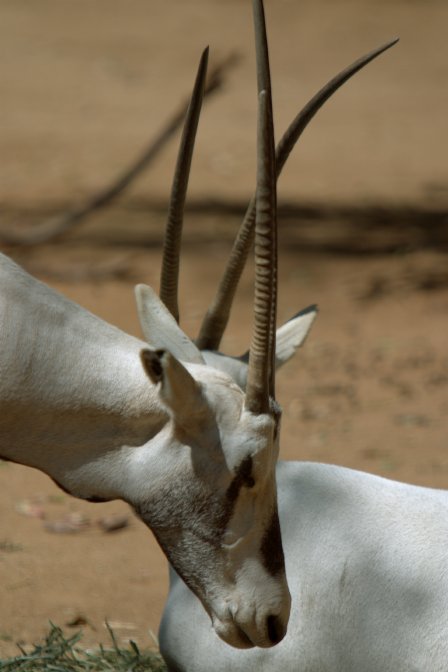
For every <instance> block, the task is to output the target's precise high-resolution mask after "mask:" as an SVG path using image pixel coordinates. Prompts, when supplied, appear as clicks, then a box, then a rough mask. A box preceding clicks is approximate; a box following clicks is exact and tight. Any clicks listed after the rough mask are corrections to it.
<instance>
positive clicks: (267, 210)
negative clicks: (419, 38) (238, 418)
mask: <svg viewBox="0 0 448 672" xmlns="http://www.w3.org/2000/svg"><path fill="white" fill-rule="evenodd" d="M253 10H254V26H255V44H256V54H257V79H258V123H257V190H256V217H255V297H254V328H253V334H252V342H251V346H250V352H249V369H248V374H247V386H246V408H247V409H248V410H249V411H251V412H252V413H256V414H261V413H268V412H269V408H270V403H269V397H270V396H274V375H275V374H274V371H275V367H274V366H273V350H274V352H275V316H276V303H277V263H276V262H277V259H276V257H277V240H276V235H277V221H276V220H277V218H276V210H277V203H276V200H277V198H276V187H275V185H276V179H275V144H274V128H273V120H272V97H271V85H270V75H269V57H268V47H267V38H266V27H265V20H264V11H263V3H262V0H254V1H253Z"/></svg>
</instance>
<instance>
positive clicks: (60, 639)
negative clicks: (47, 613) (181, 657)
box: [0, 624, 166, 672]
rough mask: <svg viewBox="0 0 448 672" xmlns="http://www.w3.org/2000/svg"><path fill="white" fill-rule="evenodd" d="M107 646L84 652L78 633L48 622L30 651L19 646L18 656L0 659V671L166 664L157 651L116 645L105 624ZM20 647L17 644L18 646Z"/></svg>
mask: <svg viewBox="0 0 448 672" xmlns="http://www.w3.org/2000/svg"><path fill="white" fill-rule="evenodd" d="M108 630H109V634H110V638H111V647H110V648H105V647H103V646H100V647H99V648H98V649H95V650H89V651H85V650H83V649H82V648H81V647H80V646H78V645H79V642H80V640H81V638H82V634H81V633H80V632H78V633H77V634H75V635H71V636H70V637H66V636H65V634H64V633H63V631H62V630H61V628H58V627H57V626H55V625H53V624H51V625H50V631H49V633H48V635H47V636H46V638H45V641H44V642H43V643H42V644H35V645H34V648H33V650H32V651H30V652H27V651H25V650H24V649H20V652H21V653H20V655H18V656H16V657H14V658H10V659H8V660H3V661H0V670H2V672H106V671H107V672H112V671H113V672H164V671H165V670H166V666H165V664H164V663H163V661H162V658H161V656H160V655H159V654H157V653H154V652H152V651H140V650H139V648H138V647H137V645H136V644H135V642H133V641H130V642H129V647H128V648H126V649H122V648H120V647H119V646H118V644H117V640H116V639H115V635H114V633H113V631H112V629H111V628H110V627H109V626H108ZM19 648H20V647H19Z"/></svg>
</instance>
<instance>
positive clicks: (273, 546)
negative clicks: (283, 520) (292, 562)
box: [260, 511, 285, 576]
mask: <svg viewBox="0 0 448 672" xmlns="http://www.w3.org/2000/svg"><path fill="white" fill-rule="evenodd" d="M260 551H261V557H262V559H263V565H264V566H265V568H266V570H267V571H268V572H269V574H270V575H271V576H276V575H277V574H280V572H283V571H284V569H285V564H284V560H283V549H282V538H281V533H280V522H279V519H278V513H277V511H275V512H274V514H273V515H272V518H271V522H270V524H269V525H268V527H267V529H266V532H265V534H264V537H263V541H262V542H261V547H260Z"/></svg>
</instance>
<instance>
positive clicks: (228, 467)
mask: <svg viewBox="0 0 448 672" xmlns="http://www.w3.org/2000/svg"><path fill="white" fill-rule="evenodd" d="M168 357H169V356H168ZM169 360H170V362H171V364H173V362H174V361H175V360H174V359H173V358H170V357H169ZM170 368H171V367H170V365H169V363H168V362H167V361H165V374H166V375H167V377H168V376H169V375H170V376H171V381H172V386H173V387H174V386H175V385H176V384H177V382H176V383H174V382H173V379H174V378H175V377H177V376H184V374H186V376H185V377H184V378H183V380H182V382H181V383H180V384H182V386H183V388H184V390H185V392H186V394H185V395H184V403H183V404H182V406H183V408H182V410H180V409H178V408H173V407H171V408H170V416H171V417H170V421H169V423H168V425H167V426H166V428H165V429H164V430H163V433H164V442H163V443H164V445H163V446H160V445H159V444H158V446H157V449H156V451H155V452H154V454H153V455H152V456H151V458H150V464H148V473H150V476H148V485H149V487H148V490H149V491H150V494H148V496H147V498H146V499H145V500H144V501H143V503H140V502H139V503H137V502H134V503H133V504H134V506H135V508H136V509H137V511H138V513H139V515H140V517H141V518H142V519H143V520H144V521H145V522H146V523H147V524H148V526H149V527H150V528H151V529H152V530H153V532H154V534H155V535H156V537H157V539H158V541H159V543H160V545H161V547H162V548H163V550H164V552H165V553H166V555H167V556H168V558H169V560H170V562H171V563H172V565H173V567H174V568H175V569H176V571H177V572H178V573H179V574H180V576H182V578H183V579H184V581H185V582H186V583H187V585H188V586H189V587H190V588H191V589H192V590H193V591H194V592H195V593H196V595H198V597H199V598H200V599H201V601H202V603H203V605H204V607H205V609H206V610H207V612H208V613H209V615H210V618H211V620H212V623H213V627H214V629H215V630H216V632H217V634H218V635H219V636H220V637H221V638H222V639H224V640H225V641H226V642H228V643H229V644H232V645H233V646H236V647H240V648H247V647H251V646H272V645H273V644H276V643H277V642H279V641H280V640H281V639H282V638H283V636H284V634H285V633H286V626H287V622H288V617H289V609H290V597H289V592H288V587H287V584H286V579H285V568H284V559H283V551H282V546H281V538H280V530H279V522H278V513H277V503H276V486H275V463H276V460H277V454H278V444H277V438H276V436H277V423H278V419H279V413H278V412H277V411H276V409H275V408H274V409H273V411H274V412H272V413H269V414H262V415H254V414H252V413H251V412H249V411H247V410H246V409H245V395H244V393H243V392H242V390H241V389H240V388H239V387H238V386H237V385H235V384H234V383H233V382H232V381H231V379H230V378H229V377H228V376H226V374H224V373H221V372H218V371H216V370H213V369H210V367H206V366H198V365H190V366H189V367H188V368H189V370H190V371H191V373H193V374H195V379H196V380H197V379H200V381H201V383H200V384H197V383H196V381H195V380H194V379H193V377H192V376H190V374H189V373H188V372H187V371H186V369H184V370H183V371H182V369H183V367H182V369H181V368H180V366H179V363H178V362H177V364H176V367H175V370H176V372H175V373H174V367H173V368H172V369H171V372H170V373H168V371H169V369H170ZM190 383H192V384H191V386H189V384H190ZM162 388H163V383H162ZM162 396H163V395H162ZM148 451H151V447H148ZM140 493H141V494H140V497H142V496H143V493H142V490H140Z"/></svg>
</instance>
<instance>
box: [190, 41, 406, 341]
mask: <svg viewBox="0 0 448 672" xmlns="http://www.w3.org/2000/svg"><path fill="white" fill-rule="evenodd" d="M397 42H398V39H395V40H391V41H390V42H387V43H386V44H384V45H382V46H381V47H378V48H377V49H374V50H373V51H370V52H369V53H368V54H366V55H365V56H362V57H361V58H359V59H358V60H357V61H355V62H354V63H352V64H351V65H349V66H348V67H347V68H345V69H344V70H342V71H341V72H340V73H339V74H338V75H336V77H334V78H333V79H331V80H330V81H329V82H328V83H327V84H326V85H325V86H324V87H323V88H322V89H320V91H318V93H316V95H315V96H313V98H311V100H310V101H309V102H308V103H307V104H306V105H305V107H304V108H303V109H302V110H301V111H300V112H299V114H298V115H297V116H296V117H295V119H294V121H293V122H292V123H291V125H290V126H289V127H288V129H287V130H286V132H285V134H284V135H283V137H282V139H281V140H280V142H279V144H278V146H277V151H276V174H277V178H278V176H279V175H280V172H281V170H282V168H283V166H284V165H285V163H286V160H287V158H288V156H289V154H290V153H291V151H292V149H293V147H294V145H295V143H296V142H297V140H298V139H299V138H300V136H301V135H302V133H303V131H304V130H305V128H306V127H307V126H308V124H309V122H310V121H311V119H312V118H313V117H314V116H315V114H316V113H317V112H318V111H319V110H320V108H321V107H322V105H324V103H325V102H326V101H327V100H328V99H329V98H330V97H331V96H332V95H333V93H335V92H336V91H337V90H338V89H339V88H340V87H341V86H342V85H343V84H344V83H345V82H346V81H347V80H349V79H350V78H351V77H352V76H353V75H354V74H356V73H357V72H358V71H359V70H361V69H362V68H363V67H364V66H365V65H367V64H368V63H370V61H373V60H374V59H375V58H376V57H377V56H379V55H380V54H382V53H383V52H384V51H386V50H387V49H389V48H390V47H392V46H393V45H394V44H396V43H397ZM254 225H255V197H253V198H252V200H251V201H250V203H249V206H248V208H247V211H246V215H245V217H244V220H243V223H242V224H241V227H240V229H239V231H238V234H237V237H236V239H235V242H234V244H233V248H232V251H231V254H230V258H229V261H228V263H227V267H226V269H225V272H224V275H223V278H222V280H221V283H220V285H219V287H218V291H217V293H216V296H215V298H214V300H213V302H212V304H211V306H210V308H209V309H208V311H207V313H206V315H205V318H204V320H203V323H202V326H201V329H200V332H199V336H198V339H197V341H196V344H197V346H198V348H200V349H201V350H218V349H219V345H220V343H221V339H222V336H223V334H224V331H225V329H226V326H227V323H228V321H229V316H230V310H231V307H232V303H233V298H234V296H235V292H236V289H237V287H238V282H239V280H240V277H241V274H242V272H243V269H244V266H245V263H246V259H247V255H248V253H249V250H250V246H251V244H252V241H253V236H254Z"/></svg>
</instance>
